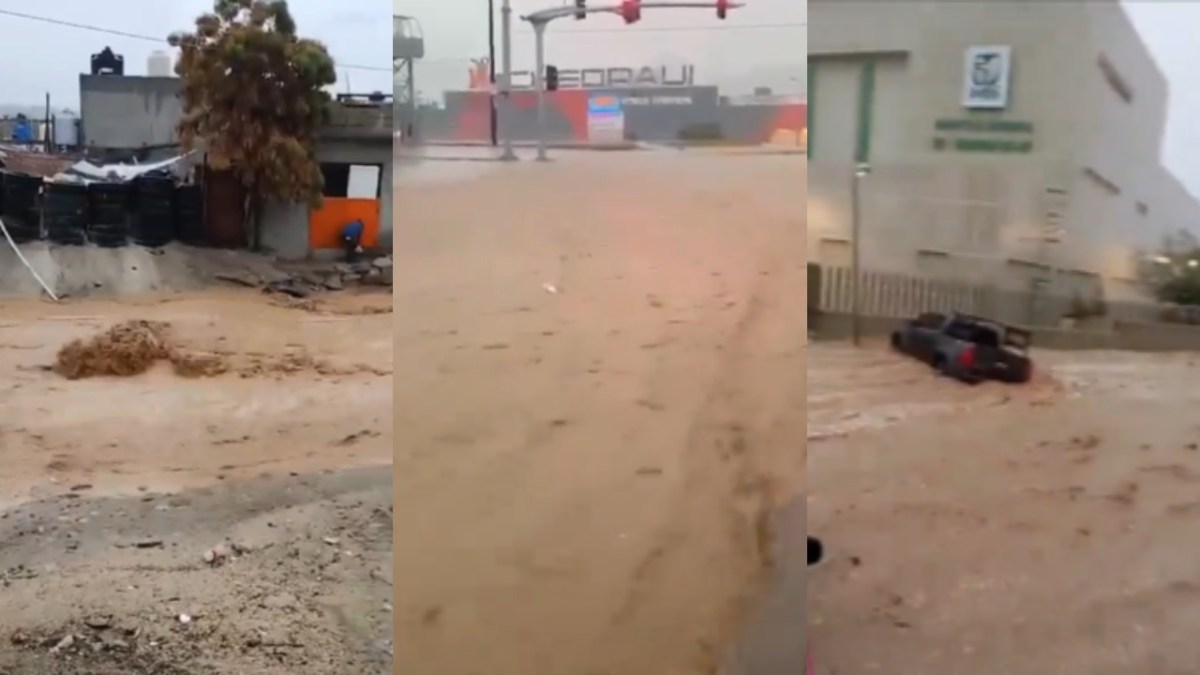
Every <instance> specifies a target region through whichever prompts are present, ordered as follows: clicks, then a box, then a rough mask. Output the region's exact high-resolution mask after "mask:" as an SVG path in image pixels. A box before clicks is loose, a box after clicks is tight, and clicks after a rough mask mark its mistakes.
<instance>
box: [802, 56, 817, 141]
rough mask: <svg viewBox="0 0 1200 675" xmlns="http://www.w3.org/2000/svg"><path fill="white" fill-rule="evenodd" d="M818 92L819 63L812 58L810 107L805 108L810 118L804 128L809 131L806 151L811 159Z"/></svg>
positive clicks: (809, 81) (809, 83) (809, 74)
mask: <svg viewBox="0 0 1200 675" xmlns="http://www.w3.org/2000/svg"><path fill="white" fill-rule="evenodd" d="M816 94H817V64H816V63H815V62H814V61H813V60H812V59H811V58H810V59H809V60H808V95H807V96H806V98H807V99H808V107H807V108H806V109H805V112H806V113H807V114H808V119H807V120H806V121H805V123H804V128H805V129H806V130H807V131H808V142H807V145H808V148H807V149H806V151H805V153H806V154H807V155H808V158H809V159H812V149H813V118H814V117H816V115H814V114H813V111H814V110H815V109H816V108H814V107H813V106H814V101H815V100H816Z"/></svg>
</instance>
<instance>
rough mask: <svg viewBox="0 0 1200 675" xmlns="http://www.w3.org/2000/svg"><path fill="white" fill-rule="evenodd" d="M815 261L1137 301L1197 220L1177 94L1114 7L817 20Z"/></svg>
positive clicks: (861, 6)
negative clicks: (855, 241) (1178, 159)
mask: <svg viewBox="0 0 1200 675" xmlns="http://www.w3.org/2000/svg"><path fill="white" fill-rule="evenodd" d="M808 7H809V21H810V30H809V50H808V51H809V65H808V68H809V78H808V79H809V111H810V112H809V132H808V133H809V147H810V166H809V184H810V188H809V228H810V231H809V248H810V256H811V257H812V258H814V259H817V260H819V261H821V262H824V263H826V264H835V265H836V264H846V263H847V261H848V256H849V253H848V252H849V249H850V246H849V236H850V230H851V228H850V215H849V214H850V192H851V190H850V185H851V183H852V182H853V178H852V177H853V176H854V174H855V165H856V163H859V162H862V163H866V164H868V165H869V167H870V173H869V174H868V175H866V176H865V177H863V178H861V179H860V182H859V186H860V188H861V194H862V201H861V204H862V218H861V221H860V222H861V228H862V234H861V250H862V256H863V265H864V267H866V268H871V269H877V270H884V271H897V272H907V273H913V272H919V273H921V274H923V275H928V276H934V277H944V278H955V279H964V280H973V281H979V282H987V283H995V284H997V285H1001V286H1007V287H1011V288H1013V289H1014V290H1017V289H1020V290H1028V289H1029V288H1030V287H1031V286H1035V285H1042V284H1047V283H1049V284H1051V285H1053V286H1055V287H1062V286H1064V285H1065V286H1067V287H1069V288H1071V289H1074V290H1073V292H1086V293H1100V292H1101V291H1103V292H1104V293H1105V294H1106V295H1107V296H1108V297H1127V296H1128V297H1136V296H1137V295H1138V291H1137V284H1136V283H1135V278H1136V270H1137V267H1138V265H1139V264H1141V261H1143V260H1144V259H1145V256H1146V253H1147V252H1149V251H1151V250H1153V249H1154V248H1155V247H1156V246H1157V245H1159V244H1160V242H1161V241H1162V238H1163V236H1164V235H1166V234H1168V233H1171V232H1174V231H1178V230H1180V229H1188V230H1194V229H1195V224H1196V222H1197V221H1198V220H1200V204H1197V201H1196V199H1195V198H1193V197H1192V195H1190V194H1189V193H1188V192H1187V191H1186V190H1185V189H1184V188H1183V187H1182V185H1181V184H1180V183H1179V181H1178V180H1176V178H1175V177H1174V176H1173V175H1172V174H1171V173H1170V172H1169V171H1167V170H1166V169H1164V168H1163V166H1162V162H1161V158H1160V146H1161V143H1162V138H1163V129H1164V126H1165V123H1166V109H1167V96H1168V85H1167V82H1166V80H1165V78H1164V77H1163V75H1162V73H1161V72H1160V71H1159V70H1158V68H1157V66H1156V65H1155V63H1154V61H1153V59H1152V58H1151V56H1150V54H1149V53H1148V51H1147V50H1146V48H1145V45H1143V44H1142V43H1141V41H1140V39H1139V37H1138V35H1137V33H1136V32H1135V30H1134V28H1133V25H1132V24H1131V22H1130V21H1129V18H1128V17H1127V16H1126V14H1125V12H1124V10H1123V9H1122V8H1121V6H1120V4H1119V3H1118V2H1116V1H1115V0H1112V1H1103V0H1097V1H1094V2H1072V1H1068V2H1025V1H1021V0H989V1H987V2H838V1H835V0H810V2H809V4H808Z"/></svg>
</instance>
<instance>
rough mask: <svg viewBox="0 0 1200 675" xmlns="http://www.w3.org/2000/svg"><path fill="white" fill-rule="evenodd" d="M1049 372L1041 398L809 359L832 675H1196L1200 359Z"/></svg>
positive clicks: (814, 612)
mask: <svg viewBox="0 0 1200 675" xmlns="http://www.w3.org/2000/svg"><path fill="white" fill-rule="evenodd" d="M1040 361H1041V369H1042V372H1043V376H1042V379H1041V381H1040V382H1039V383H1038V384H1036V385H1035V386H1033V387H1031V388H1028V389H1014V388H1009V387H1005V386H1000V385H995V386H993V385H984V386H981V387H977V388H965V387H963V386H961V385H958V384H955V383H953V382H949V381H946V380H942V379H937V378H933V377H930V375H929V373H928V370H927V369H925V368H923V367H921V366H919V365H915V364H911V363H908V362H905V361H903V360H901V359H898V358H895V357H892V356H890V355H888V354H886V350H885V349H884V348H883V347H882V345H881V346H879V348H878V349H869V350H864V351H863V352H860V353H854V352H853V351H852V350H850V349H848V348H841V347H835V346H830V345H813V346H812V347H811V348H810V353H809V373H810V380H809V382H810V387H811V388H812V393H811V394H810V396H811V397H812V398H811V400H813V401H814V403H813V413H812V420H811V422H810V428H809V435H810V442H809V448H808V452H809V471H810V476H809V483H810V486H811V495H810V499H809V502H808V506H809V526H810V528H811V529H813V530H814V531H816V532H818V533H820V534H821V535H822V536H823V537H825V538H826V539H827V543H828V545H829V548H830V551H831V553H832V560H831V562H830V564H829V565H828V566H827V567H825V568H822V569H820V570H818V571H817V572H816V573H814V574H811V575H809V582H808V591H809V604H808V609H809V621H810V628H809V631H810V637H811V639H812V641H813V645H814V648H815V651H816V653H817V655H818V661H820V662H822V663H824V664H825V666H826V671H825V672H830V673H843V674H852V673H853V674H857V673H872V672H880V673H905V674H913V675H920V674H922V673H928V674H930V675H951V674H958V673H963V674H966V673H970V674H971V675H988V674H991V673H995V674H996V675H1000V674H1002V673H1004V674H1007V673H1047V674H1052V673H1062V674H1063V675H1067V674H1075V673H1096V674H1100V675H1103V674H1106V673H1113V674H1114V675H1115V674H1116V673H1132V672H1137V673H1155V674H1165V673H1180V674H1182V673H1190V672H1194V671H1195V664H1196V663H1198V662H1200V646H1197V643H1196V641H1195V639H1194V637H1193V636H1192V634H1191V631H1190V627H1191V626H1193V625H1194V622H1195V620H1196V619H1197V616H1200V576H1198V575H1197V572H1196V566H1195V562H1194V561H1195V560H1196V559H1197V557H1198V556H1200V544H1197V543H1196V539H1195V537H1194V536H1192V534H1193V533H1194V530H1195V527H1196V525H1197V523H1198V522H1200V521H1198V520H1197V518H1198V517H1200V501H1198V497H1197V489H1198V488H1200V449H1198V447H1200V446H1198V444H1200V425H1197V422H1196V416H1195V414H1194V409H1195V406H1196V403H1197V400H1198V399H1200V390H1198V389H1197V388H1196V386H1195V383H1196V382H1197V381H1198V380H1200V358H1197V357H1194V356H1167V355H1158V356H1148V355H1134V354H1111V353H1078V354H1053V353H1041V355H1040Z"/></svg>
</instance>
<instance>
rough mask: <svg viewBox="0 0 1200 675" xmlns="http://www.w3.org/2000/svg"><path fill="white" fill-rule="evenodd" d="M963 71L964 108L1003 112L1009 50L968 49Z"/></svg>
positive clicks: (1008, 80)
mask: <svg viewBox="0 0 1200 675" xmlns="http://www.w3.org/2000/svg"><path fill="white" fill-rule="evenodd" d="M963 70H964V72H963V100H962V104H963V107H964V108H970V109H986V110H1003V109H1004V108H1007V107H1008V96H1009V91H1008V90H1009V84H1010V81H1011V79H1012V47H996V46H990V47H979V46H976V47H968V48H967V53H966V60H965V63H964V68H963Z"/></svg>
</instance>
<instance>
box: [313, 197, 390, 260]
mask: <svg viewBox="0 0 1200 675" xmlns="http://www.w3.org/2000/svg"><path fill="white" fill-rule="evenodd" d="M352 220H361V221H363V226H364V227H363V237H362V246H363V248H371V247H373V246H375V245H376V244H377V243H378V242H379V200H378V199H347V198H345V197H326V198H325V203H324V204H322V205H321V208H319V209H316V210H314V211H313V212H312V214H311V215H310V216H309V218H308V248H309V249H310V250H317V249H322V248H339V249H340V248H342V228H343V227H345V226H346V223H349V222H350V221H352Z"/></svg>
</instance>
